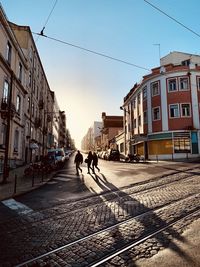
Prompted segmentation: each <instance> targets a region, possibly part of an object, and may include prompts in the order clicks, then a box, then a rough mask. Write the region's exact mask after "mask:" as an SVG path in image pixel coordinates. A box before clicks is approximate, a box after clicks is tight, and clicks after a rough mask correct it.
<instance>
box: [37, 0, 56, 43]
mask: <svg viewBox="0 0 200 267" xmlns="http://www.w3.org/2000/svg"><path fill="white" fill-rule="evenodd" d="M57 2H58V0H55V2H54V5H53V7H52V9H51V11H50V13H49V15H48V17H47V19H46V21H45V23H44V26H43V28H42V30H41V32H40V33H41V35H43V34H44V29H45V27H46V25H47V23H48V21H49V19H50V17H51V15H52V13H53V11H54V8H55V6H56V4H57ZM39 37H40V36H38V38H37V39H36V42H37V41H38V39H39Z"/></svg>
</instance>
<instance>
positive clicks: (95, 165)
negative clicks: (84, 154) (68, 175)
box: [92, 152, 100, 173]
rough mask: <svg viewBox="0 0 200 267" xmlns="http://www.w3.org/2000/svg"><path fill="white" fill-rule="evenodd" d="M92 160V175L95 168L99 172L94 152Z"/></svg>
mask: <svg viewBox="0 0 200 267" xmlns="http://www.w3.org/2000/svg"><path fill="white" fill-rule="evenodd" d="M92 156H93V159H92V169H93V173H95V168H96V169H97V170H98V171H99V172H100V169H99V167H98V166H97V165H98V157H97V154H96V153H95V152H93V155H92Z"/></svg>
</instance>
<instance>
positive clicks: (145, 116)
mask: <svg viewBox="0 0 200 267" xmlns="http://www.w3.org/2000/svg"><path fill="white" fill-rule="evenodd" d="M147 123H148V117H147V111H146V110H145V111H144V124H147Z"/></svg>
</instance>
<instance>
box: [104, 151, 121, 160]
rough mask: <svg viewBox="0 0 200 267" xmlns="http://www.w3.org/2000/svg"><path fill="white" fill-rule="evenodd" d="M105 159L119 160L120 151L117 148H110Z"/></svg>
mask: <svg viewBox="0 0 200 267" xmlns="http://www.w3.org/2000/svg"><path fill="white" fill-rule="evenodd" d="M107 160H114V161H119V160H120V152H119V150H118V149H110V150H108V152H107Z"/></svg>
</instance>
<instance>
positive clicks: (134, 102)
mask: <svg viewBox="0 0 200 267" xmlns="http://www.w3.org/2000/svg"><path fill="white" fill-rule="evenodd" d="M133 108H136V98H135V97H134V99H133Z"/></svg>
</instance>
